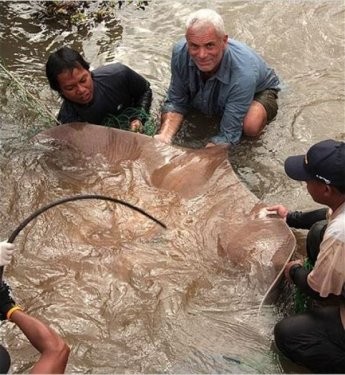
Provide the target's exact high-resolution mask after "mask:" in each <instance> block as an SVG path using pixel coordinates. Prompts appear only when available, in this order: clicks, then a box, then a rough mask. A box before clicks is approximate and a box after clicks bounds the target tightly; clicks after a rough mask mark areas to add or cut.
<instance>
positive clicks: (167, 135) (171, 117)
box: [159, 112, 184, 143]
mask: <svg viewBox="0 0 345 375" xmlns="http://www.w3.org/2000/svg"><path fill="white" fill-rule="evenodd" d="M183 118H184V117H183V115H182V114H181V113H177V112H166V113H163V114H162V117H161V128H160V131H159V134H160V136H161V137H163V139H165V141H166V142H167V143H171V141H172V139H173V137H174V135H175V134H176V133H177V132H178V130H179V129H180V127H181V125H182V122H183Z"/></svg>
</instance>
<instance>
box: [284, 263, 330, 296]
mask: <svg viewBox="0 0 345 375" xmlns="http://www.w3.org/2000/svg"><path fill="white" fill-rule="evenodd" d="M308 274H309V271H307V270H306V269H305V268H303V267H302V266H298V265H295V266H293V267H292V268H291V269H290V272H289V276H290V278H291V280H292V281H293V283H294V284H295V285H296V286H297V287H298V288H299V289H300V290H301V291H302V292H303V293H305V294H306V295H308V296H310V297H312V298H314V299H317V300H325V298H324V297H321V296H320V294H319V293H318V292H316V291H315V290H314V289H312V288H311V287H310V286H309V284H308Z"/></svg>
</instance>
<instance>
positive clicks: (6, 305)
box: [0, 282, 16, 320]
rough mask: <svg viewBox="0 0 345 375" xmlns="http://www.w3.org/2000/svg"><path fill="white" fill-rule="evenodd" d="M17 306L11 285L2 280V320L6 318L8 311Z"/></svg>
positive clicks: (0, 316) (0, 298) (0, 300)
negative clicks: (12, 295) (11, 292)
mask: <svg viewBox="0 0 345 375" xmlns="http://www.w3.org/2000/svg"><path fill="white" fill-rule="evenodd" d="M15 306H16V303H15V302H14V300H13V298H12V297H11V295H10V287H9V286H8V285H7V284H6V283H5V282H2V284H1V285H0V320H6V319H7V313H8V312H9V311H10V310H11V309H12V308H13V307H15Z"/></svg>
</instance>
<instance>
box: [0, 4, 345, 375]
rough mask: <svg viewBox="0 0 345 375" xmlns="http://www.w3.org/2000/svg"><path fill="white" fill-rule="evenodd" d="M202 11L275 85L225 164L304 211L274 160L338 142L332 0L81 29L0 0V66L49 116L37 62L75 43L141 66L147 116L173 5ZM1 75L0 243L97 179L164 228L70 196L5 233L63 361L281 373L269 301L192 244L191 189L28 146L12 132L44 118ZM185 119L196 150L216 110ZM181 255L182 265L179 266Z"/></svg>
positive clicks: (19, 284) (10, 273)
mask: <svg viewBox="0 0 345 375" xmlns="http://www.w3.org/2000/svg"><path fill="white" fill-rule="evenodd" d="M204 6H210V7H213V8H215V9H216V10H217V11H219V12H220V13H221V14H223V15H224V20H225V24H226V27H227V29H228V31H229V36H230V37H234V38H236V39H239V40H241V41H244V42H247V43H248V44H249V45H251V46H252V47H254V48H255V49H256V50H257V51H258V52H260V53H261V54H262V55H263V56H264V58H265V59H266V60H267V61H268V62H269V64H270V65H271V66H272V67H274V68H275V70H276V71H277V73H278V75H279V76H280V78H281V81H282V91H281V93H280V96H279V104H280V109H279V113H278V116H277V118H276V120H275V121H274V122H273V123H271V124H270V125H269V126H268V127H267V129H266V130H265V132H264V134H262V136H261V137H260V138H259V139H258V140H248V139H245V140H244V141H243V142H242V143H241V145H239V146H238V147H237V148H236V149H234V150H232V151H231V152H230V161H231V163H232V165H233V166H234V168H235V170H236V171H237V173H238V175H239V176H240V178H241V179H242V180H243V181H244V183H245V184H246V185H247V186H248V187H249V189H250V190H251V191H252V192H254V193H255V194H256V195H257V196H258V197H259V198H260V199H263V200H264V201H266V202H270V203H276V202H284V203H286V204H287V205H288V206H289V207H291V208H297V207H298V208H310V207H313V206H314V203H313V202H312V201H311V199H310V198H309V197H308V196H307V194H306V192H305V190H304V188H303V186H299V185H297V184H296V182H293V181H290V180H288V179H287V178H286V176H285V175H284V172H283V169H282V164H283V161H284V159H285V158H286V157H287V156H288V155H290V154H292V153H303V152H304V151H305V150H306V149H307V148H308V147H309V145H310V144H312V143H314V142H316V141H319V140H321V139H325V138H336V139H345V129H344V124H345V109H344V108H345V106H344V66H345V64H344V56H345V53H344V40H345V38H344V15H345V6H344V3H343V1H342V0H332V1H331V0H326V1H325V0H321V1H315V2H311V1H295V2H284V1H276V0H272V1H265V2H261V1H255V2H248V1H231V2H229V1H226V0H218V1H216V2H214V1H212V2H210V1H204V0H201V1H198V2H197V6H196V3H195V2H194V1H192V0H187V1H184V2H178V1H160V2H151V3H150V5H149V6H148V7H147V8H146V9H145V10H144V11H143V10H140V9H136V8H135V7H130V6H128V7H125V8H124V9H121V10H119V11H117V12H116V14H115V16H114V18H113V19H111V20H107V21H106V22H99V23H97V22H95V23H94V24H89V25H87V27H83V28H78V27H73V26H71V27H70V28H68V27H65V26H64V27H62V26H61V25H59V24H58V23H57V22H55V21H54V20H50V21H49V22H47V23H43V22H42V21H41V20H40V19H39V18H37V17H35V16H33V10H32V9H33V8H35V7H37V4H34V5H33V2H0V17H1V22H0V43H1V57H2V62H3V63H4V64H5V66H6V67H7V68H8V70H9V71H10V72H11V73H13V74H15V76H16V77H17V78H19V79H20V80H21V82H23V84H24V86H25V88H26V89H27V90H29V91H30V92H31V93H33V94H34V95H35V96H36V97H37V98H38V100H39V102H40V103H44V104H45V105H46V106H47V107H48V108H49V109H50V110H52V111H53V112H54V111H56V109H57V108H58V106H59V104H58V99H57V97H56V96H55V95H54V94H53V93H51V91H50V90H49V88H48V85H47V83H46V80H45V77H44V64H45V61H46V59H47V56H48V54H49V53H50V52H51V51H52V50H54V49H56V48H58V47H60V46H61V45H62V44H64V43H66V44H69V45H70V46H71V47H75V48H77V49H79V50H81V51H83V53H84V55H85V56H86V58H87V60H89V61H90V62H91V64H92V66H93V67H96V66H98V65H100V64H103V63H105V62H112V61H121V62H123V63H124V64H127V65H129V66H131V67H132V68H133V69H135V70H137V71H138V72H140V73H141V74H143V75H144V76H145V77H146V78H147V79H148V80H150V82H151V84H152V88H153V92H154V105H153V111H154V112H158V108H159V103H160V101H161V100H162V99H163V97H164V94H165V90H166V88H167V86H168V83H169V74H170V61H169V57H170V52H171V47H172V44H173V43H174V42H175V41H176V40H177V39H178V38H179V37H180V36H181V35H182V34H183V20H184V18H185V16H186V15H187V14H188V13H189V12H190V11H191V10H194V9H196V8H199V7H204ZM36 10H37V9H34V11H35V12H36ZM0 80H1V82H2V83H3V82H5V83H6V84H2V85H1V94H2V95H1V99H0V100H1V106H2V111H1V113H0V116H1V117H0V120H1V127H0V141H1V146H2V148H1V151H2V152H1V160H0V171H1V172H0V176H1V180H2V181H4V183H3V184H2V185H1V187H0V189H1V211H0V212H1V223H2V231H1V233H2V238H5V237H6V236H7V235H8V234H9V233H10V232H11V230H13V229H14V227H15V226H16V225H17V224H18V222H19V221H20V220H22V218H23V217H25V216H26V215H28V214H29V213H31V212H32V211H33V210H34V209H36V208H38V207H39V206H40V205H41V204H42V203H43V202H44V203H45V202H50V201H52V200H54V199H56V198H58V197H61V196H67V195H73V194H79V193H83V192H89V191H93V192H98V191H99V190H102V192H104V193H107V194H109V195H111V196H114V195H115V196H117V197H120V198H124V199H127V200H129V201H130V202H133V203H140V205H141V206H143V208H145V209H147V210H148V211H149V212H150V213H152V214H155V215H157V216H160V215H162V216H163V217H164V218H166V219H167V220H169V222H172V223H174V225H175V224H176V230H174V231H172V232H169V233H168V234H164V235H162V234H160V233H159V231H157V228H155V227H154V225H152V223H150V222H148V221H147V220H145V219H144V218H141V217H139V216H136V215H133V213H132V212H129V211H127V210H126V209H122V208H120V207H114V206H112V205H111V204H108V203H101V204H100V203H97V204H95V203H94V202H83V203H82V204H77V203H76V204H71V205H68V206H66V207H60V208H59V209H56V210H54V211H51V212H49V213H46V214H45V215H44V216H42V217H40V218H38V219H37V222H36V223H35V225H33V226H32V227H30V229H28V230H27V231H26V232H25V234H24V235H23V236H22V237H21V238H20V239H18V247H19V250H20V255H19V256H18V257H16V259H15V261H14V264H13V266H12V267H10V268H9V269H8V270H7V271H6V276H7V277H8V278H9V281H10V282H11V284H12V285H13V287H14V289H15V291H16V295H18V296H19V298H20V300H21V302H22V304H23V305H24V306H30V308H29V311H30V312H33V313H35V314H37V316H40V317H42V318H43V319H47V320H48V321H50V322H52V324H53V325H54V327H56V329H57V330H59V332H60V333H61V334H62V335H63V336H65V337H67V336H68V342H69V344H70V345H71V347H72V353H71V364H70V365H69V366H70V367H69V368H68V371H69V372H90V371H91V372H99V373H101V372H103V373H106V372H112V373H114V372H128V371H131V372H170V373H171V372H173V373H182V372H205V373H206V372H229V373H236V372H248V373H250V372H253V373H254V372H282V368H281V362H280V360H279V359H278V358H277V357H276V355H275V354H274V351H272V350H271V339H272V336H271V334H272V327H273V325H274V322H275V321H277V320H278V319H279V316H277V315H276V314H275V312H274V311H273V310H272V309H267V311H265V314H263V315H261V316H257V315H256V308H257V305H258V303H259V301H258V295H257V294H256V293H255V291H254V290H253V291H251V286H252V282H253V280H251V279H250V276H249V275H248V274H243V275H242V279H241V282H240V283H239V282H236V281H235V280H238V279H236V277H238V276H239V275H238V274H236V272H237V273H239V272H240V271H236V270H233V269H232V270H231V272H230V271H229V268H228V265H227V264H226V263H224V262H223V261H222V260H221V258H219V256H218V255H217V254H215V249H214V248H212V247H210V248H208V246H205V245H207V244H208V239H207V238H206V237H205V235H204V234H203V233H202V231H205V232H206V233H207V231H210V230H211V228H212V224H213V223H212V219H209V220H208V222H207V223H208V224H207V227H202V228H198V227H197V223H198V221H199V222H200V220H201V218H202V217H203V215H206V211H207V207H202V206H200V204H201V200H200V199H194V200H192V201H191V202H190V203H189V204H188V205H187V206H186V205H185V202H184V201H183V202H182V201H181V200H180V199H179V198H178V197H177V196H176V194H174V193H172V192H170V193H168V192H166V191H162V190H161V189H154V191H152V187H150V188H148V187H147V181H146V176H145V173H143V172H142V168H141V166H140V163H139V162H135V163H134V165H132V164H131V163H127V164H126V163H124V164H122V165H121V164H119V165H115V166H110V167H109V165H108V164H107V163H106V162H105V161H103V160H100V159H98V158H96V159H94V158H91V157H87V158H85V157H83V158H81V157H80V156H78V155H77V154H76V153H75V151H73V150H68V149H63V150H60V151H57V150H56V149H55V148H51V147H50V146H47V145H41V146H38V145H35V147H33V146H32V145H30V144H28V143H27V139H28V138H29V137H30V136H32V135H33V134H35V133H37V132H38V131H39V130H42V129H43V128H44V127H45V126H47V124H46V123H44V122H43V121H42V117H39V116H37V115H36V114H33V113H34V111H32V110H30V108H28V106H27V104H28V103H27V102H26V101H25V100H23V99H21V98H20V97H19V98H18V96H15V95H13V93H14V92H18V90H17V89H15V88H13V87H12V86H11V85H9V83H10V82H11V80H10V81H9V80H8V77H6V75H4V74H3V73H2V74H1V76H0ZM36 107H37V104H36ZM189 121H190V122H191V127H189V128H188V127H186V128H184V129H183V132H184V135H185V136H186V137H185V140H184V142H185V143H187V145H188V146H192V147H198V146H199V145H201V144H202V141H203V139H204V138H206V137H207V136H208V129H207V124H208V122H209V123H210V125H211V126H213V127H214V123H215V121H214V120H213V119H209V120H207V121H205V120H204V121H202V120H201V119H199V118H198V116H194V115H192V116H191V118H190V119H189ZM200 128H201V129H202V130H200V131H199V129H200ZM194 136H197V137H198V139H197V140H194V139H193V137H194ZM179 141H181V142H182V137H179ZM100 165H101V167H100ZM199 215H200V216H199ZM199 235H200V236H201V237H199ZM200 238H203V241H200ZM167 248H169V252H168V251H167ZM205 252H206V254H205ZM208 252H210V253H208ZM187 258H188V259H189V262H192V263H193V264H194V267H192V268H191V267H190V264H189V263H188V264H185V260H186V259H187ZM211 271H212V272H211ZM210 275H212V277H211V276H210ZM234 277H235V279H234ZM61 279H63V280H64V283H61V282H60V280H61ZM114 280H116V283H115V284H114ZM100 281H102V283H101V284H99V283H100ZM100 285H101V287H100ZM114 285H115V286H114ZM162 285H163V287H162ZM172 293H173V294H174V296H175V298H172ZM229 295H231V296H232V299H231V301H229ZM259 295H260V293H259ZM176 296H177V297H176ZM200 327H202V328H200ZM190 332H193V335H190ZM210 333H212V334H210ZM1 336H2V338H1V340H2V341H3V342H4V343H5V344H6V343H8V345H9V346H10V348H11V353H12V354H13V357H14V358H15V365H14V367H13V371H14V372H26V371H28V369H29V367H30V365H31V364H32V362H33V361H34V358H35V357H34V356H33V351H32V349H31V348H30V346H29V345H28V344H27V342H26V340H25V339H24V338H23V337H22V336H20V335H19V333H18V331H17V330H16V329H15V328H13V327H11V326H8V325H6V327H2V329H1ZM124 338H126V340H124ZM134 338H135V339H134ZM172 358H178V359H179V360H178V361H174V360H172ZM285 371H286V370H285ZM288 371H293V369H292V367H291V365H290V367H289V369H288ZM299 371H301V370H299Z"/></svg>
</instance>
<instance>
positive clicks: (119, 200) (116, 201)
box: [0, 194, 167, 283]
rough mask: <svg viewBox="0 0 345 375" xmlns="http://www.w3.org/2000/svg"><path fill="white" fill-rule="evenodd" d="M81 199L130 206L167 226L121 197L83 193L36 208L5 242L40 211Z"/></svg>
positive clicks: (11, 240) (13, 237)
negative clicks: (99, 200)
mask: <svg viewBox="0 0 345 375" xmlns="http://www.w3.org/2000/svg"><path fill="white" fill-rule="evenodd" d="M83 199H101V200H105V201H110V202H114V203H119V204H122V205H123V206H126V207H129V208H131V209H132V210H134V211H137V212H140V213H141V214H142V215H144V216H146V217H148V218H149V219H151V220H153V221H154V222H155V223H157V224H158V225H160V226H161V227H163V228H164V229H166V228H167V227H166V225H165V224H163V223H162V222H161V221H159V220H158V219H156V218H155V217H153V216H152V215H150V214H148V213H147V212H145V211H144V210H143V209H141V208H139V207H136V206H134V205H133V204H131V203H127V202H125V201H123V200H121V199H117V198H112V197H107V196H105V195H99V194H85V195H75V196H73V197H67V198H62V199H59V200H57V201H54V202H52V203H49V204H47V205H46V206H43V207H41V208H39V209H38V210H36V211H35V212H33V213H32V214H31V215H30V216H28V217H27V218H26V219H25V220H23V221H22V222H21V223H20V224H19V225H18V226H17V228H16V229H15V230H14V231H13V232H12V234H11V235H10V237H9V239H8V241H7V242H10V243H13V241H14V240H15V239H16V237H17V236H18V234H19V233H20V231H21V230H22V229H23V228H25V227H26V226H27V225H28V224H29V223H30V221H32V220H33V219H35V218H36V217H37V216H39V215H40V214H41V213H43V212H45V211H47V210H49V209H50V208H52V207H55V206H58V205H59V204H62V203H66V202H71V201H76V200H83ZM3 271H4V267H3V266H2V267H0V283H2V274H3Z"/></svg>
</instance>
